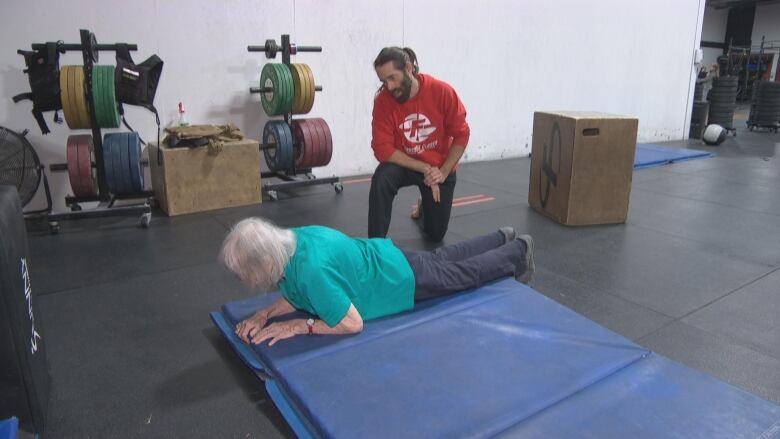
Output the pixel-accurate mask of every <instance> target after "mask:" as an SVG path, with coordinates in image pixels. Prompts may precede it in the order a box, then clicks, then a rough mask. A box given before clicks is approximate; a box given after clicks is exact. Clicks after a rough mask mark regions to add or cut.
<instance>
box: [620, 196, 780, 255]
mask: <svg viewBox="0 0 780 439" xmlns="http://www.w3.org/2000/svg"><path fill="white" fill-rule="evenodd" d="M629 221H630V222H631V223H633V224H637V225H640V226H642V227H644V228H648V229H653V230H657V231H660V232H663V233H665V234H670V235H674V236H679V237H682V238H686V239H688V240H691V241H696V242H699V243H704V244H706V246H707V247H708V248H711V249H712V250H713V251H714V252H717V253H721V254H723V255H726V256H729V257H732V258H736V259H741V260H744V261H750V262H755V263H759V264H763V265H765V266H767V267H778V266H780V251H778V249H779V248H780V221H778V220H777V216H776V215H770V214H765V213H757V212H749V211H745V210H744V209H740V208H735V207H729V206H724V205H721V204H715V203H711V202H705V201H698V200H690V199H683V198H677V197H671V196H666V195H661V194H656V193H652V192H648V191H644V190H635V191H633V192H632V193H631V210H630V212H629Z"/></svg>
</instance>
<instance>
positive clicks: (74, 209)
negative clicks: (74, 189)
mask: <svg viewBox="0 0 780 439" xmlns="http://www.w3.org/2000/svg"><path fill="white" fill-rule="evenodd" d="M70 211H71V212H81V205H80V204H78V203H73V204H71V205H70Z"/></svg>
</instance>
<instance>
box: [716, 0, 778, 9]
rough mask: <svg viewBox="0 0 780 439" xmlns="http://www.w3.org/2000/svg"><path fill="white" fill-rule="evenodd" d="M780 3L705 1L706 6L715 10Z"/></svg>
mask: <svg viewBox="0 0 780 439" xmlns="http://www.w3.org/2000/svg"><path fill="white" fill-rule="evenodd" d="M770 3H780V0H707V6H708V7H711V8H715V9H731V8H733V7H739V6H750V5H758V4H770Z"/></svg>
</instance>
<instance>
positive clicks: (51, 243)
mask: <svg viewBox="0 0 780 439" xmlns="http://www.w3.org/2000/svg"><path fill="white" fill-rule="evenodd" d="M137 223H138V220H137V219H135V218H122V219H113V220H108V219H104V220H99V221H97V220H81V221H67V222H62V223H61V224H62V230H61V231H60V233H59V234H56V235H51V234H49V233H48V232H47V231H46V232H41V233H37V234H30V237H29V240H28V241H29V248H30V270H31V277H32V279H33V287H34V288H35V290H36V293H37V294H48V293H51V292H55V291H62V290H67V289H71V288H78V287H82V286H85V285H92V284H96V283H102V282H108V281H111V280H116V279H121V278H124V277H128V276H135V275H138V274H144V273H155V272H161V271H165V270H170V269H172V268H178V267H185V266H189V265H195V264H200V263H204V262H211V261H214V260H215V258H216V254H217V251H218V249H219V244H220V243H221V242H222V239H223V238H224V235H225V233H226V228H225V227H224V226H222V225H221V224H219V223H218V222H217V221H215V220H214V219H213V218H212V217H211V216H209V215H207V214H198V215H187V216H183V217H174V218H168V217H164V216H157V217H154V218H152V222H151V226H150V227H149V228H148V229H142V228H140V227H138V225H137Z"/></svg>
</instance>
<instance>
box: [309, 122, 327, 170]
mask: <svg viewBox="0 0 780 439" xmlns="http://www.w3.org/2000/svg"><path fill="white" fill-rule="evenodd" d="M323 122H324V121H323V120H322V119H320V118H316V119H311V123H312V125H314V126H315V127H316V129H317V135H318V141H317V162H316V163H315V164H314V166H316V167H320V166H324V162H325V159H326V154H327V152H328V151H327V145H326V143H327V140H328V138H327V136H326V133H325V128H324V127H323V126H322V123H323Z"/></svg>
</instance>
